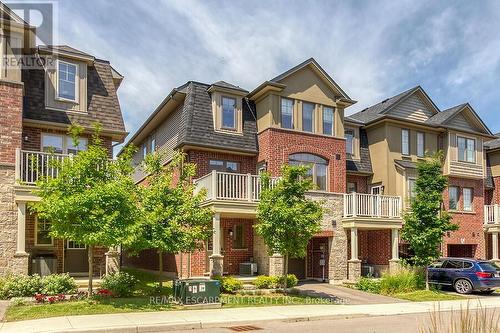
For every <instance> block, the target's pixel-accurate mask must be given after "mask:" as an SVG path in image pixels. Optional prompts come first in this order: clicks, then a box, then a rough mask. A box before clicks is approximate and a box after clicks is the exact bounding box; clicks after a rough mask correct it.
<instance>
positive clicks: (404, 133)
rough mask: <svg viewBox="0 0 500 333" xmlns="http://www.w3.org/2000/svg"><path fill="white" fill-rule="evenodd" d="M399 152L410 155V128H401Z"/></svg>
mask: <svg viewBox="0 0 500 333" xmlns="http://www.w3.org/2000/svg"><path fill="white" fill-rule="evenodd" d="M401 154H403V155H410V130H407V129H402V130H401Z"/></svg>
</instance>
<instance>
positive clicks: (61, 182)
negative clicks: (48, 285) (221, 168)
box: [33, 125, 140, 295]
mask: <svg viewBox="0 0 500 333" xmlns="http://www.w3.org/2000/svg"><path fill="white" fill-rule="evenodd" d="M81 132H82V128H80V127H78V126H73V127H71V128H70V130H69V133H70V134H71V135H72V137H73V141H74V142H73V143H74V145H75V146H78V136H79V135H80V134H81ZM132 153H133V151H132V149H131V148H127V149H125V152H124V153H123V154H121V155H120V156H119V157H118V159H117V160H111V159H110V156H109V151H108V150H107V148H106V147H104V145H103V142H102V140H101V138H100V126H99V125H96V126H95V133H94V135H93V137H92V140H91V142H90V143H89V146H88V149H87V150H84V151H81V152H79V153H78V154H77V155H74V156H72V157H71V158H66V159H64V160H63V161H60V162H57V163H54V164H53V165H51V166H50V167H51V168H55V169H57V170H58V175H57V177H55V178H50V177H49V178H44V179H41V180H39V181H38V183H37V185H38V190H37V194H38V195H39V196H40V198H41V201H40V202H38V203H36V204H35V205H34V206H33V208H34V210H35V211H36V212H37V213H38V216H39V217H40V218H41V219H44V220H47V221H48V222H50V224H51V229H50V234H51V236H53V237H56V238H61V239H67V240H72V241H74V242H76V243H80V244H84V245H86V246H87V248H88V263H89V271H88V274H89V285H88V291H89V295H91V294H92V277H93V261H94V257H93V254H94V251H93V250H94V247H95V246H106V247H115V246H119V245H121V244H127V243H128V242H129V241H131V240H132V236H133V235H134V234H136V229H137V227H138V221H139V216H140V215H139V208H138V205H137V203H138V196H137V191H136V185H135V184H134V181H133V180H132V177H131V174H132V171H133V169H132V167H131V156H132Z"/></svg>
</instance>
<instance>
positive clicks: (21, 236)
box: [16, 202, 26, 255]
mask: <svg viewBox="0 0 500 333" xmlns="http://www.w3.org/2000/svg"><path fill="white" fill-rule="evenodd" d="M16 254H19V255H24V254H26V202H18V203H17V250H16Z"/></svg>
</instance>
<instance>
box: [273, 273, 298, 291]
mask: <svg viewBox="0 0 500 333" xmlns="http://www.w3.org/2000/svg"><path fill="white" fill-rule="evenodd" d="M283 279H285V277H284V276H280V277H277V282H276V284H277V286H278V287H281V286H283V284H284V283H283V282H284V281H283ZM298 282H299V279H297V277H296V276H295V275H294V274H288V275H287V276H286V287H287V288H292V287H295V286H296V285H297V283H298Z"/></svg>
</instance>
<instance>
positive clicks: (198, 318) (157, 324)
mask: <svg viewBox="0 0 500 333" xmlns="http://www.w3.org/2000/svg"><path fill="white" fill-rule="evenodd" d="M468 302H469V307H470V308H471V309H477V308H478V307H480V306H482V307H483V308H494V307H500V298H496V297H495V298H491V299H484V298H483V299H469V300H464V301H462V300H459V301H443V302H415V303H391V304H368V305H291V306H272V307H247V308H233V309H212V310H187V311H163V312H135V313H123V314H109V315H88V316H68V317H56V318H46V319H38V320H28V321H20V322H10V323H3V324H2V326H1V328H0V333H4V332H19V333H22V332H72V333H76V332H107V333H110V332H125V333H126V332H164V331H169V330H182V329H195V328H207V327H227V326H232V325H241V324H244V323H255V322H259V321H269V320H277V321H307V320H318V319H334V318H345V317H359V316H388V315H398V314H410V313H427V312H429V311H433V310H434V309H437V308H438V306H439V309H440V311H450V310H459V309H460V307H463V308H465V307H466V306H467V303H468ZM438 304H439V305H438Z"/></svg>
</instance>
